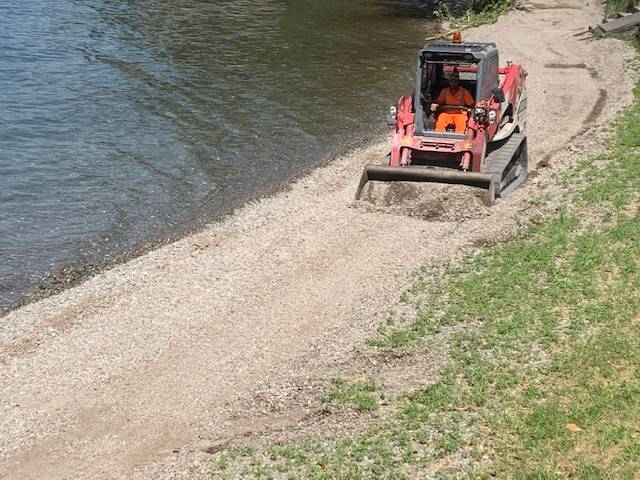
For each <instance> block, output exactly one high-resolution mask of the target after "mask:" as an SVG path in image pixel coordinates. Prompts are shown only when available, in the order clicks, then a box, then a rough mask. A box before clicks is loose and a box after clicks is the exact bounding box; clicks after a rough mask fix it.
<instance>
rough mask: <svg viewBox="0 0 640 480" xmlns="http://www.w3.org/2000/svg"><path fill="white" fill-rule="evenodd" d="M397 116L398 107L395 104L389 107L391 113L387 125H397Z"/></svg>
mask: <svg viewBox="0 0 640 480" xmlns="http://www.w3.org/2000/svg"><path fill="white" fill-rule="evenodd" d="M397 117H398V109H397V108H396V107H394V106H391V107H389V114H388V115H387V125H395V124H396V118H397Z"/></svg>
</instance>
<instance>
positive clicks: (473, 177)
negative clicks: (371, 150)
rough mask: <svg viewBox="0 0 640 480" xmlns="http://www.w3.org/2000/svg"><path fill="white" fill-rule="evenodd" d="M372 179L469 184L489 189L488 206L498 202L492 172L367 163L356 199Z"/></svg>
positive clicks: (380, 180)
mask: <svg viewBox="0 0 640 480" xmlns="http://www.w3.org/2000/svg"><path fill="white" fill-rule="evenodd" d="M370 181H378V182H431V183H448V184H454V185H468V186H470V187H477V188H482V189H485V190H487V192H486V198H485V202H486V204H487V205H488V206H491V205H494V204H495V202H496V185H495V177H494V176H493V175H492V174H490V173H478V172H463V171H461V170H453V169H449V168H437V167H423V166H417V165H409V166H406V167H387V166H384V165H375V164H369V165H365V167H364V171H363V172H362V176H361V177H360V183H359V184H358V190H356V200H359V199H360V195H361V194H362V189H363V188H364V186H365V185H366V184H367V183H368V182H370Z"/></svg>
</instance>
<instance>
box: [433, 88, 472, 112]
mask: <svg viewBox="0 0 640 480" xmlns="http://www.w3.org/2000/svg"><path fill="white" fill-rule="evenodd" d="M473 103H474V102H473V97H472V96H471V94H470V93H469V90H467V89H466V88H462V87H458V92H457V93H453V92H452V91H451V88H450V87H447V88H444V89H443V90H442V91H441V92H440V95H438V105H467V106H468V107H471V106H472V105H473ZM449 113H451V114H456V113H462V111H456V110H449Z"/></svg>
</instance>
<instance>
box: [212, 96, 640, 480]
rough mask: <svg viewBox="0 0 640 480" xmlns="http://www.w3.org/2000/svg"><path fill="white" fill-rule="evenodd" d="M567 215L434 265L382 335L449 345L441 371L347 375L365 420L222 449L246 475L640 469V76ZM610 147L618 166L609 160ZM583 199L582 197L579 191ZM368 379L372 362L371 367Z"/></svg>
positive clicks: (558, 473) (232, 473)
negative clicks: (273, 442)
mask: <svg viewBox="0 0 640 480" xmlns="http://www.w3.org/2000/svg"><path fill="white" fill-rule="evenodd" d="M635 94H636V100H635V103H634V104H633V106H632V107H630V108H629V109H628V111H627V112H626V114H625V115H624V116H623V118H622V119H621V120H620V123H619V128H618V130H617V133H616V134H615V135H614V137H613V138H612V139H611V140H610V142H609V145H608V150H607V152H606V154H603V155H602V156H601V157H598V158H593V159H588V160H585V161H583V162H582V163H581V164H580V165H579V166H578V167H577V168H576V169H574V170H573V171H572V172H570V173H569V174H568V175H569V177H568V178H571V181H572V183H574V184H575V183H578V184H581V185H583V186H582V188H581V189H580V191H579V193H577V194H575V196H574V197H573V198H570V199H569V198H568V199H566V200H567V201H564V202H563V204H564V205H565V208H564V209H563V211H562V212H560V213H559V214H556V215H554V216H553V217H549V218H546V219H542V220H539V221H538V222H536V223H537V225H536V226H534V227H532V228H530V229H529V230H528V231H527V232H526V234H523V235H522V236H521V237H520V238H518V239H516V240H514V241H511V242H508V243H505V244H502V245H497V246H493V247H490V248H487V249H484V250H483V251H482V252H480V253H479V254H477V255H475V256H473V257H470V258H467V259H466V260H465V261H464V262H461V263H460V264H458V265H454V266H451V265H444V266H441V267H440V268H439V269H437V270H434V269H433V268H431V267H429V268H426V267H425V268H422V269H420V270H418V272H417V273H416V274H415V278H414V282H413V285H412V286H411V288H409V289H408V290H407V292H405V294H404V295H403V298H402V300H403V302H404V303H412V304H413V305H415V307H416V311H417V313H416V315H415V316H413V317H410V318H398V317H396V316H394V315H390V316H389V318H388V319H387V321H385V322H384V324H383V325H381V326H380V328H379V330H378V333H377V335H376V336H375V337H374V338H373V339H371V341H370V345H371V348H377V349H383V350H398V349H401V350H406V351H407V354H411V351H412V350H411V349H412V348H415V347H416V346H419V347H421V348H425V347H429V346H438V347H444V348H446V350H447V351H448V352H449V354H450V359H449V360H448V361H447V362H446V363H445V364H444V365H443V366H442V368H441V369H440V378H439V380H438V381H437V382H435V383H432V384H425V385H422V386H420V387H419V388H417V389H413V390H407V391H405V392H400V393H398V392H394V394H393V395H389V394H387V393H386V392H384V390H383V389H382V387H381V386H380V385H379V384H378V383H377V382H376V379H375V378H365V379H363V380H358V381H355V382H347V381H344V380H335V381H334V382H333V384H332V389H331V391H330V392H329V393H328V397H327V398H328V402H329V403H330V404H339V405H347V406H350V407H352V408H353V411H354V414H356V415H370V414H371V412H373V411H375V412H376V415H375V417H372V418H371V420H370V421H371V426H370V428H368V429H366V430H365V431H364V432H360V433H353V434H342V435H338V434H337V435H335V436H329V437H327V438H310V439H307V440H306V441H302V442H299V443H290V444H286V445H279V446H261V447H257V448H255V449H248V450H235V451H232V452H227V453H225V454H222V455H221V456H220V457H219V458H218V460H217V464H216V466H215V473H214V476H216V477H222V478H224V477H226V476H228V477H232V478H275V477H277V478H311V479H334V478H338V479H340V478H342V479H355V478H367V479H369V478H372V479H373V478H385V479H401V478H414V477H415V476H416V475H417V472H421V471H429V472H432V473H433V474H434V475H435V476H436V477H438V478H469V479H484V478H505V479H507V478H515V479H522V480H524V479H532V480H533V479H564V478H581V479H632V478H639V477H640V208H639V206H640V148H639V147H640V89H636V92H635ZM605 160H606V162H607V163H606V167H605V166H603V165H605V164H604V163H603V161H605ZM569 200H570V201H569ZM363 378H364V377H363Z"/></svg>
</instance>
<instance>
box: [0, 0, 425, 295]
mask: <svg viewBox="0 0 640 480" xmlns="http://www.w3.org/2000/svg"><path fill="white" fill-rule="evenodd" d="M412 3H413V2H393V1H365V0H360V1H358V0H354V1H337V0H329V1H323V2H317V1H314V0H306V1H305V0H300V1H293V0H291V1H276V0H271V1H255V0H254V1H249V0H230V1H224V2H223V1H211V2H203V1H194V0H186V1H175V2H167V1H160V0H156V1H154V0H149V1H145V2H134V1H124V0H120V1H116V0H111V1H108V0H100V1H99V0H86V1H80V0H76V1H74V0H59V1H55V2H53V1H42V0H29V1H26V2H11V3H9V2H6V1H2V0H0V86H1V88H0V260H1V261H0V306H1V305H2V304H8V303H11V302H14V301H16V300H17V299H19V298H21V297H22V296H24V295H25V294H27V293H29V292H30V291H32V290H33V289H34V288H35V287H36V286H37V284H38V282H39V279H40V278H41V276H42V275H44V274H46V273H47V272H51V271H54V270H56V269H58V268H60V267H61V266H64V265H68V264H71V263H83V262H84V263H90V262H98V261H101V260H103V259H105V258H109V257H111V256H114V255H118V254H120V253H122V252H124V251H127V250H130V249H134V248H136V247H138V246H140V245H141V244H143V243H145V242H152V241H156V240H158V239H160V238H162V237H164V236H167V235H171V234H172V233H175V232H179V231H182V230H183V229H184V228H185V226H189V225H193V224H194V223H195V222H197V221H198V220H200V219H207V218H212V217H213V216H215V215H216V214H218V213H219V212H222V211H225V210H226V209H228V208H230V207H231V206H234V205H237V204H239V203H240V202H242V201H243V200H245V199H246V198H248V197H249V196H250V195H251V194H253V193H255V192H257V191H262V190H264V189H268V188H270V187H273V186H275V185H278V184H281V183H283V182H285V181H286V180H287V179H288V178H290V177H291V176H293V175H295V174H296V173H298V172H300V171H301V170H303V169H305V168H308V167H310V166H313V165H314V164H317V163H318V162H319V161H320V160H322V159H323V158H325V157H326V156H327V155H328V154H329V153H330V152H331V151H333V150H334V149H335V148H336V147H337V146H340V145H344V143H345V142H347V141H349V140H350V139H352V138H358V137H361V136H362V135H366V134H367V133H368V132H371V131H372V130H374V129H376V128H378V127H379V126H380V125H381V124H382V122H383V119H384V113H385V110H386V108H387V106H388V105H389V104H391V103H393V102H394V101H395V98H396V97H397V96H398V95H400V94H403V93H406V92H408V91H410V90H411V75H410V73H411V68H412V65H413V57H414V54H415V51H416V50H417V48H418V47H419V46H421V43H422V41H423V39H424V37H425V36H427V35H428V34H429V31H428V29H429V24H428V23H427V22H426V21H425V20H423V19H421V18H420V15H422V14H423V13H424V12H418V14H417V15H414V14H416V12H417V11H416V10H415V9H413V8H412ZM407 13H408V14H407ZM355 181H356V179H354V183H355Z"/></svg>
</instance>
